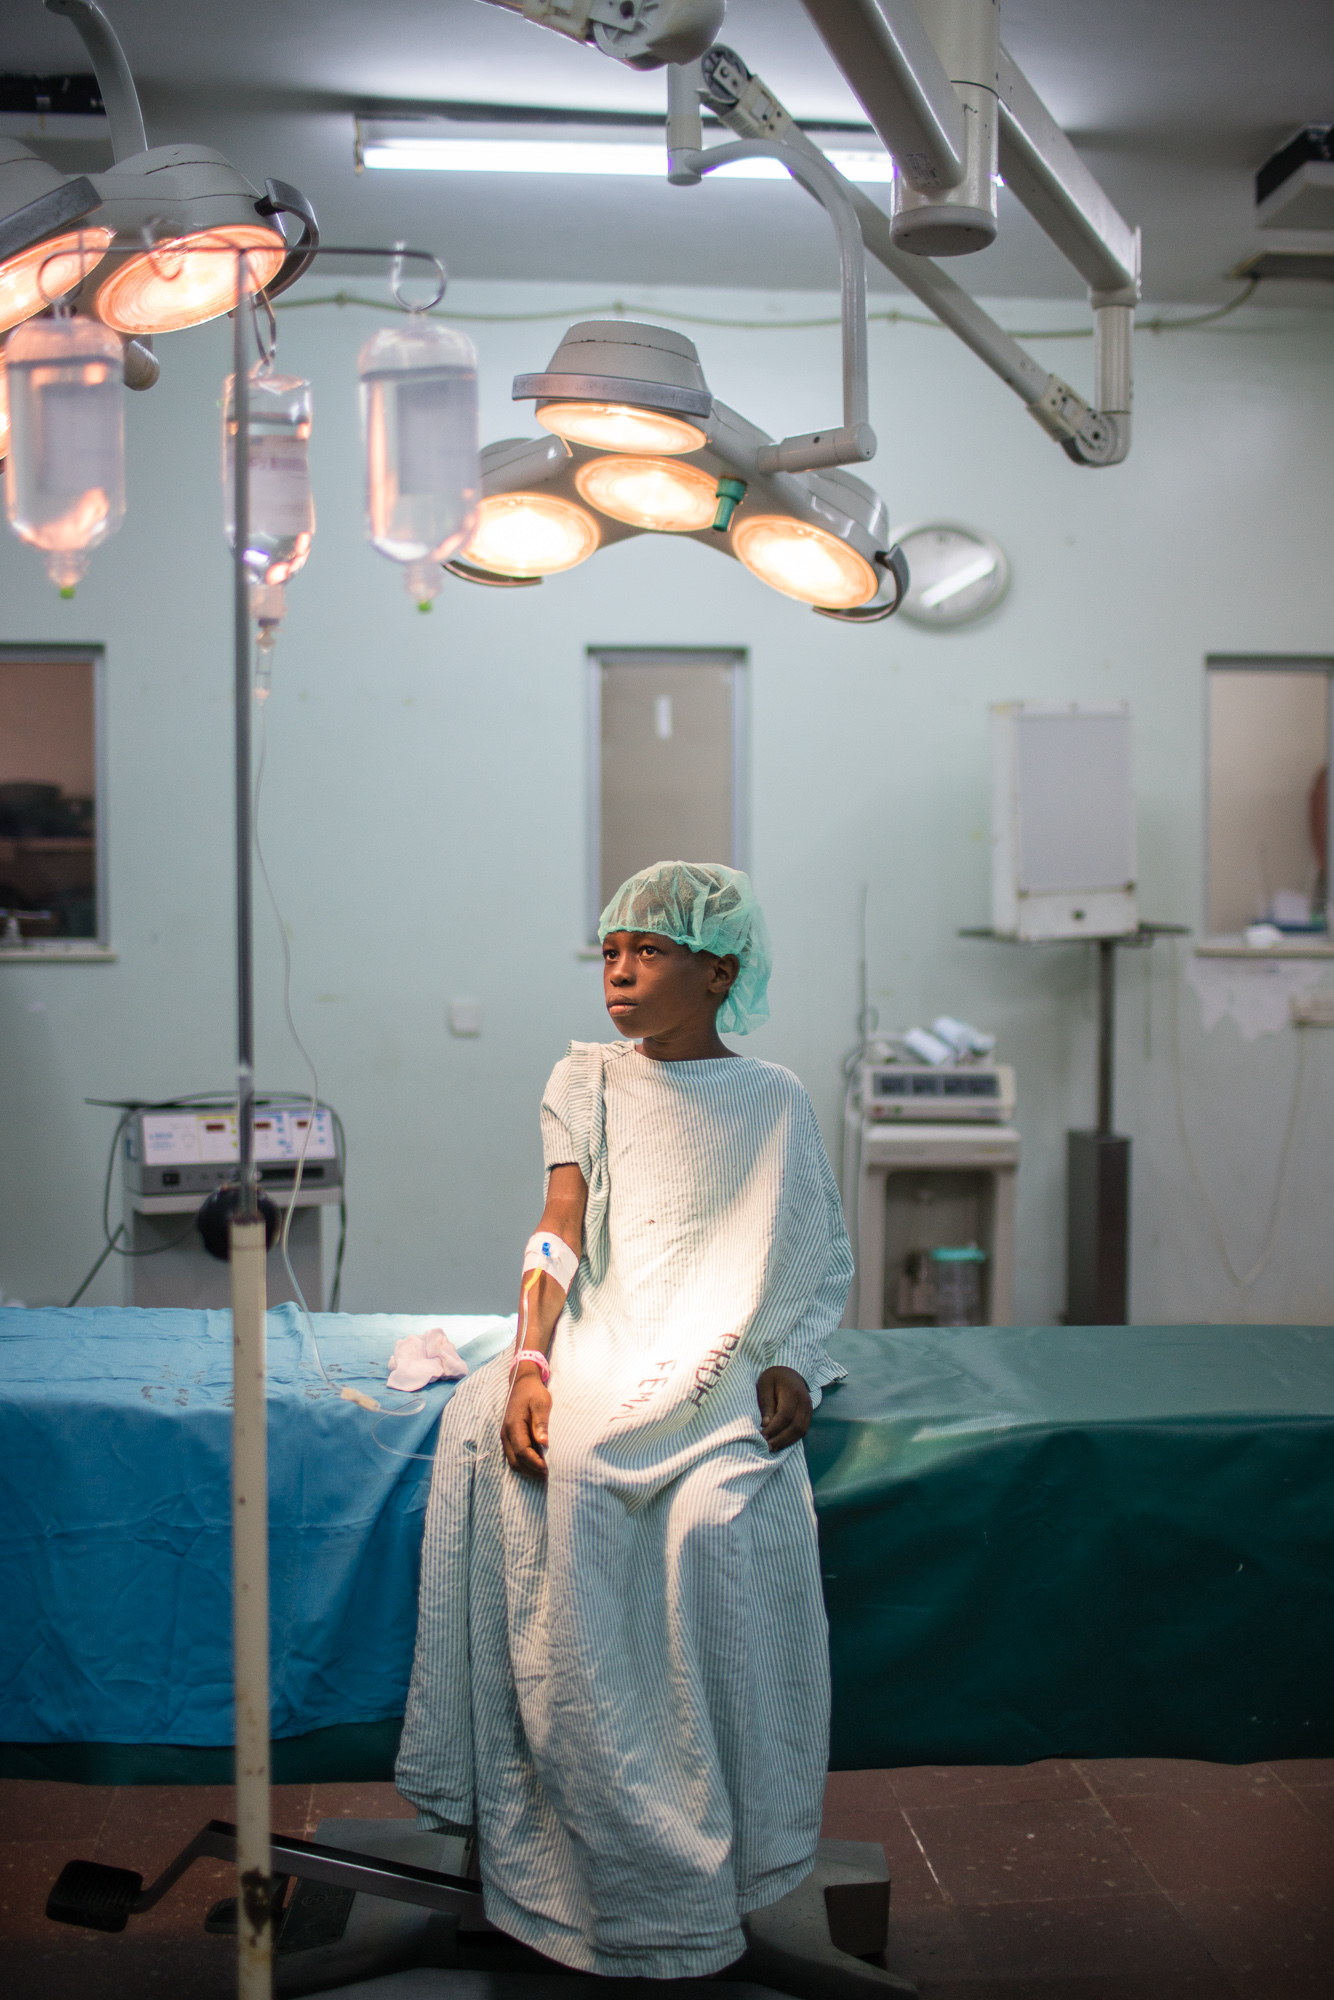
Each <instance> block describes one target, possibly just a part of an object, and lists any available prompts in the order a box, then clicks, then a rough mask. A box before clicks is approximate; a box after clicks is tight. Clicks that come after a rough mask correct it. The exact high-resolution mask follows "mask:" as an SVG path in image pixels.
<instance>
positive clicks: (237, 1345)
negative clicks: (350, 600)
mask: <svg viewBox="0 0 1334 2000" xmlns="http://www.w3.org/2000/svg"><path fill="white" fill-rule="evenodd" d="M246 266H247V257H246V252H245V251H244V250H239V251H238V252H237V257H236V313H235V319H234V323H233V330H232V376H233V379H232V418H233V422H234V423H235V426H236V443H235V445H234V447H233V450H232V478H233V481H234V486H233V503H232V504H233V510H234V518H235V531H236V539H235V543H234V545H233V549H232V616H233V627H234V642H235V704H236V1031H237V1032H236V1043H237V1048H236V1072H237V1075H236V1083H237V1089H236V1098H237V1103H236V1142H237V1158H238V1160H239V1163H240V1181H241V1185H240V1192H239V1195H238V1199H237V1204H236V1210H235V1212H234V1214H233V1216H232V1220H231V1267H232V1382H233V1394H232V1643H233V1647H234V1672H235V1680H236V1941H237V1952H238V1963H237V1994H238V2000H270V1995H271V1993H272V1991H273V1875H272V1871H271V1865H270V1862H271V1856H270V1847H269V1836H270V1830H271V1829H270V1809H269V1504H268V1503H269V1468H268V1433H267V1413H266V1409H265V1372H266V1371H265V1352H264V1334H265V1318H266V1313H267V1307H268V1293H267V1284H266V1272H265V1257H266V1253H267V1247H268V1246H267V1242H266V1231H265V1225H264V1221H263V1218H262V1216H261V1215H260V1212H259V1200H258V1193H259V1188H258V1181H257V1177H256V1172H255V975H254V915H253V875H254V861H253V854H254V827H253V823H252V822H253V817H254V794H253V790H252V786H251V772H250V710H251V693H252V690H251V656H250V576H249V572H248V570H247V568H246V550H247V547H248V544H249V541H250V381H249V376H248V373H247V355H246V314H245V306H246V304H247V300H248V295H247V291H246Z"/></svg>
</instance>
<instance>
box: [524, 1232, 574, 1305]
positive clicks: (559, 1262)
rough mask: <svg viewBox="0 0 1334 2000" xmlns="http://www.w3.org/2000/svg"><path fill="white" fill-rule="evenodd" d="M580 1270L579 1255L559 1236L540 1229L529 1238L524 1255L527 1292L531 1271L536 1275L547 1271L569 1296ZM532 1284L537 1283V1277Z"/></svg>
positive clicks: (525, 1288) (525, 1287)
mask: <svg viewBox="0 0 1334 2000" xmlns="http://www.w3.org/2000/svg"><path fill="white" fill-rule="evenodd" d="M578 1269H579V1259H578V1257H577V1255H576V1254H575V1252H574V1251H573V1250H571V1248H570V1246H569V1244H568V1243H566V1242H564V1241H563V1240H562V1239H561V1238H560V1237H559V1236H553V1235H552V1234H551V1232H550V1231H549V1230H547V1231H543V1230H540V1229H539V1230H538V1232H537V1234H536V1235H535V1236H530V1237H529V1238H528V1243H527V1247H526V1248H525V1250H524V1253H523V1276H524V1290H525V1291H527V1290H528V1273H529V1272H530V1271H532V1272H534V1273H537V1272H542V1271H545V1272H546V1275H547V1276H548V1277H549V1278H554V1279H555V1281H556V1283H557V1284H558V1285H559V1286H560V1288H561V1290H562V1291H563V1292H565V1293H566V1294H567V1295H568V1293H569V1289H570V1286H571V1285H572V1284H573V1283H574V1274H575V1272H576V1271H577V1270H578ZM532 1282H533V1283H536V1277H534V1279H533V1281H532Z"/></svg>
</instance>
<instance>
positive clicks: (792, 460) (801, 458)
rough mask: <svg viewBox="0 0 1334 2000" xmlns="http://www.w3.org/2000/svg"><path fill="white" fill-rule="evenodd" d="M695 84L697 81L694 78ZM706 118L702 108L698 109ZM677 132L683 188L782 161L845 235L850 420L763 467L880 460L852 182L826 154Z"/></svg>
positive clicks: (678, 178) (680, 126)
mask: <svg viewBox="0 0 1334 2000" xmlns="http://www.w3.org/2000/svg"><path fill="white" fill-rule="evenodd" d="M686 81H687V83H688V84H689V87H691V88H692V89H693V82H690V80H689V79H688V78H687V79H686ZM675 88H676V99H675V104H674V108H673V114H672V117H673V123H674V126H675V130H676V133H677V134H678V135H680V134H682V133H683V132H684V131H685V128H686V124H687V121H686V119H685V116H684V112H683V110H682V106H681V92H682V84H681V83H679V82H678V83H677V84H676V86H675ZM696 118H698V113H696ZM671 139H672V134H670V133H669V162H668V164H669V170H670V176H671V178H672V179H673V180H674V181H675V183H676V185H678V186H681V185H686V186H689V185H691V183H692V181H693V180H697V179H698V178H699V177H700V176H702V175H704V174H710V173H712V172H713V171H714V170H715V168H717V167H725V166H729V165H730V164H731V162H732V161H733V160H779V161H781V163H782V164H783V166H785V167H786V168H787V170H788V172H789V173H790V174H791V176H792V178H793V179H794V180H796V181H799V182H800V183H801V185H802V186H803V187H804V188H805V189H806V192H807V193H808V194H810V195H813V196H814V198H815V200H816V201H818V202H819V203H820V205H821V207H822V208H823V209H824V210H825V213H826V214H827V215H828V217H829V219H830V221H831V222H832V223H833V225H834V233H835V235H836V236H837V238H838V256H839V271H840V280H841V282H840V305H841V320H842V329H843V422H842V424H841V425H840V426H838V428H836V429H830V430H823V431H807V432H805V433H803V434H802V435H800V436H797V437H788V438H783V439H782V440H781V442H780V443H778V444H769V445H764V446H762V447H761V448H760V450H759V451H758V453H757V455H756V467H757V469H758V470H759V471H760V472H814V471H816V470H818V469H819V468H820V467H821V466H833V465H861V464H864V463H865V462H866V460H867V459H870V458H874V457H875V432H874V431H873V430H872V429H871V426H870V423H869V421H868V416H869V398H868V390H867V353H866V250H865V246H864V245H863V243H862V232H861V225H860V223H859V222H858V220H857V212H856V210H855V208H854V207H853V205H852V202H851V200H850V199H849V196H848V191H847V187H846V184H845V183H843V182H842V180H841V178H840V176H839V175H838V174H837V173H835V171H834V169H833V168H832V167H831V166H830V165H829V162H828V161H827V160H826V159H825V157H824V155H823V153H821V152H820V151H819V150H818V149H812V150H813V153H814V157H813V158H812V157H810V156H809V155H807V154H806V153H805V152H798V151H797V150H796V149H794V148H793V147H790V146H787V145H785V144H784V143H783V142H782V141H781V140H774V139H739V140H735V141H734V142H733V143H732V144H730V145H726V146H711V147H709V149H708V150H707V151H703V150H701V149H699V148H697V147H695V146H692V145H689V144H681V143H677V144H672V143H671Z"/></svg>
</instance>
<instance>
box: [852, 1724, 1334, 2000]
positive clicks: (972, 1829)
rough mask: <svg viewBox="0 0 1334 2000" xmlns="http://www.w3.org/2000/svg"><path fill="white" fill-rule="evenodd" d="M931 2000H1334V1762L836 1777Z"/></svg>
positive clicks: (1036, 1767)
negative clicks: (887, 1880) (881, 1870)
mask: <svg viewBox="0 0 1334 2000" xmlns="http://www.w3.org/2000/svg"><path fill="white" fill-rule="evenodd" d="M825 1832H826V1833H827V1834H830V1835H833V1836H836V1837H841V1838H843V1839H858V1840H877V1841H880V1842H882V1843H883V1845H884V1848H885V1852H886V1855H887V1856H888V1859H889V1865H890V1874H891V1876H892V1878H893V1883H894V1889H893V1904H892V1933H891V1935H892V1945H891V1955H890V1959H889V1963H890V1964H891V1965H892V1966H893V1967H894V1968H895V1970H896V1971H900V1972H904V1973H906V1974H907V1975H908V1976H909V1977H910V1978H912V1979H914V1980H916V1982H917V1984H918V1987H919V1989H920V1991H921V1994H922V2000H1233V1996H1241V2000H1334V1765H1332V1764H1329V1763H1322V1762H1313V1763H1290V1764H1251V1765H1244V1766H1236V1765H1227V1764H1190V1763H1178V1762H1142V1763H1141V1762H1129V1761H1108V1762H1094V1763H1068V1762H1066V1761H1064V1760H1060V1759H1053V1760H1051V1761H1050V1762H1047V1763H1042V1764H1029V1765H1024V1766H1020V1767H1016V1768H1005V1767H997V1768H986V1769H980V1770H973V1769H959V1768H955V1769H943V1770H931V1769H921V1770H912V1771H849V1772H837V1773H835V1774H834V1775H833V1776H832V1777H831V1778H830V1780H829V1787H828V1790H827V1792H826V1794H825Z"/></svg>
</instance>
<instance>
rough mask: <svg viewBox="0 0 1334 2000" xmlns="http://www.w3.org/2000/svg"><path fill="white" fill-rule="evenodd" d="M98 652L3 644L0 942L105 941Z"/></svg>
mask: <svg viewBox="0 0 1334 2000" xmlns="http://www.w3.org/2000/svg"><path fill="white" fill-rule="evenodd" d="M100 672H101V656H100V651H99V650H97V649H92V648H87V649H84V650H82V651H69V650H65V649H56V648H44V647H40V646H34V647H27V648H24V647H18V646H6V647H3V648H0V944H2V945H5V946H8V947H10V948H11V949H12V948H14V947H16V946H22V947H23V948H24V949H32V950H38V951H40V950H41V948H42V947H43V946H44V945H56V946H58V945H60V944H61V943H62V942H63V941H65V940H68V939H77V938H83V939H100V940H101V941H102V942H104V943H105V941H106V939H105V929H104V917H105V907H104V905H105V898H104V897H103V895H102V893H101V887H100V885H101V881H102V879H103V871H102V868H101V866H100V863H101V860H102V856H101V854H100V852H99V829H98V781H97V779H98V747H99V746H98V733H99V732H98V721H99V717H98V709H99V700H98V695H99V679H100Z"/></svg>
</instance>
